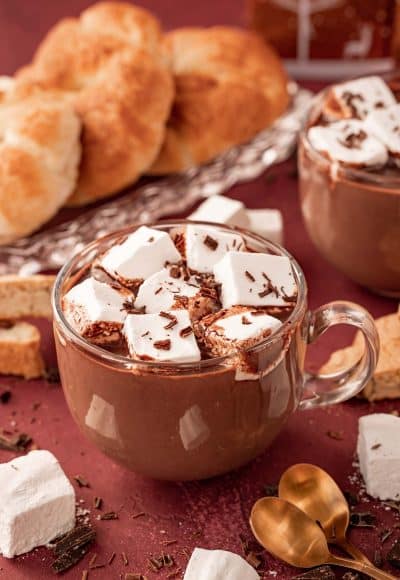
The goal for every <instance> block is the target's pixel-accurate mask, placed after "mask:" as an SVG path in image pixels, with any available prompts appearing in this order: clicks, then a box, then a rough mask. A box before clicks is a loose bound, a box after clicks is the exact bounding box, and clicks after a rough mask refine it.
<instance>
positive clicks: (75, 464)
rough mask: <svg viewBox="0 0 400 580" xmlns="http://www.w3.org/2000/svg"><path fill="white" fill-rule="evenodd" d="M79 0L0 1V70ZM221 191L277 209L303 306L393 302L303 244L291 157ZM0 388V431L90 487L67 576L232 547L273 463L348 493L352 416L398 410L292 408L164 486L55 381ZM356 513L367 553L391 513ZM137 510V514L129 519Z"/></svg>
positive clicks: (19, 564) (369, 506)
mask: <svg viewBox="0 0 400 580" xmlns="http://www.w3.org/2000/svg"><path fill="white" fill-rule="evenodd" d="M90 4H91V2H90V1H85V0H68V1H66V0H57V1H54V0H34V1H32V0H2V2H1V3H0V71H1V73H2V74H9V73H12V72H13V71H14V70H15V69H16V68H17V67H19V66H21V65H23V64H24V63H25V62H27V61H28V60H29V58H30V57H31V56H32V53H33V51H34V49H35V47H36V45H37V43H38V41H39V40H40V38H41V37H42V36H43V34H44V33H45V32H46V31H47V30H48V28H49V27H50V26H51V25H53V24H54V23H55V22H56V21H57V20H58V19H59V18H61V17H63V16H67V15H76V14H78V13H79V12H80V11H81V10H82V9H83V8H85V7H86V6H88V5H90ZM140 4H142V5H143V6H145V7H147V8H150V9H152V10H153V11H154V12H155V13H156V14H157V15H158V16H159V17H160V19H161V20H162V21H163V23H164V26H165V27H166V28H172V27H175V26H180V25H184V24H185V25H193V24H200V25H206V24H223V23H225V24H243V23H245V5H244V2H242V1H239V0H219V1H218V2H216V1H215V0H214V1H212V0H203V1H202V2H188V1H185V0H164V1H163V0H147V1H144V0H142V1H141V2H140ZM270 175H272V176H273V177H269V176H270ZM229 194H230V195H231V196H233V197H236V198H239V199H241V200H243V201H244V202H245V203H246V204H247V205H248V206H249V207H254V208H255V207H277V208H279V209H281V211H282V212H283V215H284V222H285V238H286V246H287V248H288V250H289V251H290V252H292V254H294V256H295V257H296V258H297V259H298V261H299V262H300V264H301V265H302V267H303V269H304V271H305V274H306V277H307V279H308V283H309V290H310V305H311V307H315V306H317V305H320V304H322V303H324V302H327V301H330V300H334V299H347V300H353V301H355V302H358V303H360V304H362V305H363V306H365V307H366V308H367V309H369V310H370V312H371V313H372V314H373V315H374V316H375V317H377V316H381V315H383V314H386V313H389V312H393V311H394V310H395V308H396V306H397V304H396V302H395V301H391V300H388V299H384V298H380V297H378V296H375V295H372V294H370V293H369V292H368V291H367V290H364V289H362V288H360V287H358V286H356V285H355V284H353V283H352V282H350V281H349V280H347V279H346V278H345V277H344V276H342V275H341V274H340V273H339V272H337V271H336V270H334V269H333V268H332V267H331V266H330V265H329V264H328V263H327V262H325V261H324V260H323V259H322V258H321V257H320V256H319V255H318V254H317V252H316V251H315V249H314V248H313V247H312V246H311V243H310V241H309V239H308V237H307V235H306V233H305V231H304V228H303V225H302V222H301V217H300V211H299V207H298V200H297V184H296V179H295V160H294V159H292V160H290V161H289V162H287V163H286V164H283V165H281V166H279V167H275V168H273V169H272V170H271V171H270V172H269V173H268V177H266V176H262V177H260V178H259V179H258V180H257V181H255V182H253V183H250V184H245V185H241V186H237V187H235V188H233V189H232V190H231V191H230V192H229ZM41 329H42V331H43V339H44V352H45V356H46V360H47V361H48V363H49V364H55V357H54V348H53V341H52V337H51V329H50V326H49V325H47V324H42V325H41ZM349 337H350V335H349V334H348V333H347V332H346V331H345V330H341V329H340V330H335V331H331V332H330V333H328V334H327V335H326V336H325V337H324V338H323V339H322V340H320V341H319V343H318V345H317V346H314V347H312V349H310V356H309V359H310V364H311V365H312V366H313V367H316V366H318V365H319V363H320V362H322V361H323V360H324V359H326V357H327V355H328V353H329V352H330V350H331V349H332V348H334V347H337V346H340V345H343V344H345V343H346V342H347V341H348V340H349ZM77 372H79V369H77ZM3 387H4V388H6V387H9V388H10V389H11V391H12V398H11V401H10V402H9V403H8V404H7V405H0V428H4V429H11V430H13V429H14V430H18V431H25V432H28V433H29V434H30V435H31V436H32V437H33V439H34V442H35V443H36V444H37V445H38V446H39V447H41V448H46V449H49V450H51V451H52V452H54V453H55V455H56V456H57V457H58V458H59V460H60V461H61V464H62V466H63V468H64V469H65V471H66V473H67V475H68V476H69V477H73V476H74V475H76V474H78V473H79V474H82V475H83V476H85V478H87V479H88V481H89V482H90V488H84V489H79V488H77V497H78V498H79V499H82V500H83V503H82V506H83V507H88V508H90V511H91V520H92V522H93V523H94V525H95V526H96V529H97V532H98V535H97V543H96V545H95V546H94V547H93V548H92V549H91V551H90V554H89V555H88V556H86V559H85V560H84V561H83V562H82V563H81V564H80V565H79V566H77V567H75V568H74V569H72V570H71V571H69V572H67V574H66V576H67V577H68V578H71V579H72V578H78V579H79V578H81V574H82V570H84V569H87V568H88V562H89V560H90V558H91V556H92V555H93V554H94V553H97V554H98V557H97V562H98V563H101V562H103V561H105V560H107V559H108V557H109V556H110V554H111V553H112V552H114V551H115V552H116V553H117V555H116V558H115V560H114V562H113V564H112V565H111V566H109V567H107V568H104V569H96V570H93V571H91V572H90V575H89V578H90V579H92V578H99V579H106V578H107V579H108V578H116V579H117V578H119V577H120V576H119V575H120V574H123V573H126V572H128V571H131V572H141V573H142V574H146V575H147V577H148V578H149V579H152V578H155V579H156V578H161V579H162V578H167V575H168V573H170V572H171V571H172V570H171V569H167V570H166V571H161V572H160V573H159V574H157V575H156V574H154V573H152V572H148V569H147V564H146V560H147V558H148V557H149V556H150V555H151V554H155V555H158V554H160V553H161V552H162V551H163V550H164V551H168V552H169V553H171V554H172V555H174V557H175V559H176V561H177V562H178V564H179V565H180V566H182V568H183V569H184V568H185V565H186V556H185V552H187V553H188V554H190V553H191V551H192V549H193V548H194V547H195V546H201V547H208V548H221V549H229V550H232V551H235V552H238V553H241V547H240V540H239V534H241V533H242V534H244V535H245V537H246V538H250V537H251V534H250V532H249V528H248V524H247V519H248V515H249V511H250V509H251V506H252V504H253V502H254V501H255V500H256V499H258V498H259V497H260V496H261V495H263V486H264V485H265V484H270V483H276V482H277V480H278V479H279V476H280V474H281V473H282V471H283V470H284V469H285V468H287V467H288V466H289V465H291V464H293V463H297V462H300V461H301V462H311V463H316V464H318V465H320V466H322V467H324V468H325V469H327V470H328V471H329V472H330V473H331V474H332V475H333V476H334V477H335V478H336V479H337V481H338V482H339V483H340V484H341V486H342V488H343V489H358V488H359V484H358V483H357V481H358V478H357V471H356V468H355V467H354V466H353V465H352V463H353V454H354V449H355V440H356V433H357V418H358V417H359V416H360V415H363V414H366V413H370V412H374V411H392V410H394V409H400V405H399V403H397V402H385V403H380V404H375V405H371V404H368V403H366V402H360V401H352V402H349V403H345V404H341V405H338V406H336V407H332V408H329V409H325V410H321V411H313V412H302V413H300V412H299V413H297V414H296V415H295V416H293V418H292V419H291V421H290V423H289V425H288V426H287V427H286V429H285V430H284V432H282V434H281V435H280V436H279V438H278V439H277V440H276V442H275V443H274V445H273V446H272V448H271V449H270V450H268V451H267V452H266V453H265V454H264V455H263V456H261V457H260V458H259V459H258V460H256V461H254V462H253V463H252V464H250V465H248V466H247V467H245V468H243V469H241V470H239V471H238V472H235V473H232V474H230V475H227V476H225V477H221V478H217V479H214V480H210V481H206V482H200V483H190V484H173V483H171V484H165V483H159V482H155V481H149V480H145V479H143V478H141V477H139V476H136V475H134V474H132V473H128V472H126V471H125V470H124V469H122V468H121V467H119V466H117V465H115V464H114V463H113V462H112V461H110V460H109V459H107V458H105V457H103V456H102V455H101V454H100V453H99V452H98V451H97V450H96V449H95V448H93V447H92V446H91V445H90V444H89V443H87V442H86V440H85V439H84V438H83V437H82V436H81V434H80V433H79V432H78V430H77V428H76V427H75V425H74V424H73V422H72V419H71V417H70V415H69V413H68V410H67V408H66V405H65V402H64V398H63V394H62V390H61V389H60V387H59V386H58V385H49V384H47V383H46V382H44V381H31V382H25V381H21V380H17V379H10V378H4V379H1V381H0V392H1V391H2V388H3ZM35 403H40V406H39V408H38V409H37V410H35V411H34V410H33V406H34V404H35ZM329 430H334V431H341V432H342V435H343V439H342V440H334V439H331V438H330V437H329V436H328V435H327V432H328V431H329ZM11 458H12V454H10V453H8V452H5V451H1V452H0V460H1V461H8V460H9V459H11ZM353 475H355V477H354V478H353V477H352V476H353ZM349 478H350V479H351V480H352V482H350V480H349ZM355 480H357V481H356V482H355ZM94 496H101V497H102V498H103V500H104V510H105V511H110V510H115V511H117V512H118V513H119V519H118V520H116V521H97V520H96V515H97V514H98V513H99V512H96V510H94V509H93V508H92V501H93V497H94ZM0 501H1V490H0ZM358 509H359V511H367V510H373V511H375V513H376V514H377V517H378V530H364V531H360V530H354V531H352V533H351V536H352V539H353V540H354V541H355V542H356V543H357V544H358V545H359V546H360V547H361V548H362V549H363V550H365V551H366V552H367V554H368V555H369V556H370V557H371V558H372V557H373V555H374V551H375V549H376V548H377V547H378V546H379V539H378V535H379V533H378V532H379V531H381V530H382V529H384V528H387V527H389V526H391V525H393V524H394V523H395V521H397V518H398V516H397V515H396V513H395V512H393V511H390V510H387V509H385V507H384V506H382V505H378V504H377V503H376V502H372V501H369V500H367V501H366V502H365V503H364V502H363V503H362V504H361V506H359V508H358ZM142 511H143V512H145V515H143V516H141V517H138V518H132V515H134V514H137V513H138V512H142ZM399 535H400V534H399V530H395V532H394V534H393V535H392V536H391V538H390V539H389V540H388V541H387V542H386V543H385V544H384V546H383V551H384V552H386V551H387V550H388V549H389V548H390V546H391V545H392V543H393V541H394V539H395V538H396V537H397V536H399ZM166 540H177V541H176V543H174V544H172V545H170V546H169V547H168V548H166V547H165V544H164V543H163V542H165V541H166ZM121 552H125V553H126V554H127V556H128V559H129V565H128V566H124V565H123V562H122V558H121ZM51 561H52V557H51V554H50V553H49V552H48V551H47V550H45V549H40V550H35V551H34V552H33V553H32V554H29V555H26V556H23V557H20V558H17V559H14V560H12V561H7V560H4V559H0V578H5V579H6V578H7V579H8V578H10V579H12V580H17V579H18V580H19V579H22V578H29V579H44V578H50V577H52V576H53V574H52V572H51V570H50V564H51ZM262 569H263V570H265V573H263V574H261V576H262V577H263V578H272V577H274V576H273V575H270V574H269V573H268V570H270V571H276V572H277V575H276V576H275V577H276V578H279V579H283V580H284V579H286V578H291V577H292V576H294V575H295V574H296V573H298V571H296V570H294V569H293V568H290V567H287V566H284V565H282V564H281V563H279V562H278V561H276V560H275V559H274V558H272V557H271V556H269V555H268V554H264V564H263V567H262ZM391 571H392V573H394V572H395V570H393V569H392V570H391ZM177 577H178V578H179V577H180V576H179V575H178V576H177ZM338 577H341V574H340V575H339V576H338Z"/></svg>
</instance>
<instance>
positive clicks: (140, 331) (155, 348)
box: [124, 310, 201, 363]
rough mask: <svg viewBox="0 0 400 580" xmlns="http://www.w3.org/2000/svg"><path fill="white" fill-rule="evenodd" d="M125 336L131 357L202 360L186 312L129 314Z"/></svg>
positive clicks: (182, 361)
mask: <svg viewBox="0 0 400 580" xmlns="http://www.w3.org/2000/svg"><path fill="white" fill-rule="evenodd" d="M124 334H125V337H126V341H127V343H128V348H129V352H130V354H131V356H132V358H139V359H142V360H154V361H174V362H178V363H189V362H197V361H199V360H200V359H201V354H200V350H199V347H198V345H197V342H196V338H195V336H194V333H193V329H192V326H191V322H190V317H189V313H188V311H187V310H171V311H167V312H161V313H159V314H131V315H128V317H127V319H126V321H125V326H124Z"/></svg>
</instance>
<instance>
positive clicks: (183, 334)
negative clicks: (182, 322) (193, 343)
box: [179, 326, 193, 338]
mask: <svg viewBox="0 0 400 580" xmlns="http://www.w3.org/2000/svg"><path fill="white" fill-rule="evenodd" d="M192 332H193V328H192V327H191V326H185V328H182V330H181V331H180V332H179V336H181V337H182V338H186V337H187V336H190V335H191V334H192Z"/></svg>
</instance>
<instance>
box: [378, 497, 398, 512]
mask: <svg viewBox="0 0 400 580" xmlns="http://www.w3.org/2000/svg"><path fill="white" fill-rule="evenodd" d="M382 503H383V505H387V506H388V507H390V508H391V509H392V510H395V511H396V512H398V513H399V514H400V502H398V501H392V500H387V501H383V502H382Z"/></svg>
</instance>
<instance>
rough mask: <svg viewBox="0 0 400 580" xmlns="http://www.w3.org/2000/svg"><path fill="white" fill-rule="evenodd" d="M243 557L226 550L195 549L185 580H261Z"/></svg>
mask: <svg viewBox="0 0 400 580" xmlns="http://www.w3.org/2000/svg"><path fill="white" fill-rule="evenodd" d="M259 579H260V576H259V575H258V574H257V572H256V571H255V570H254V568H253V567H252V566H250V564H248V563H247V562H246V561H245V560H244V559H243V558H242V557H241V556H238V555H237V554H233V553H232V552H227V551H226V550H204V549H203V548H195V549H194V551H193V554H192V556H191V558H190V560H189V563H188V566H187V568H186V572H185V576H184V577H183V580H259Z"/></svg>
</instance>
